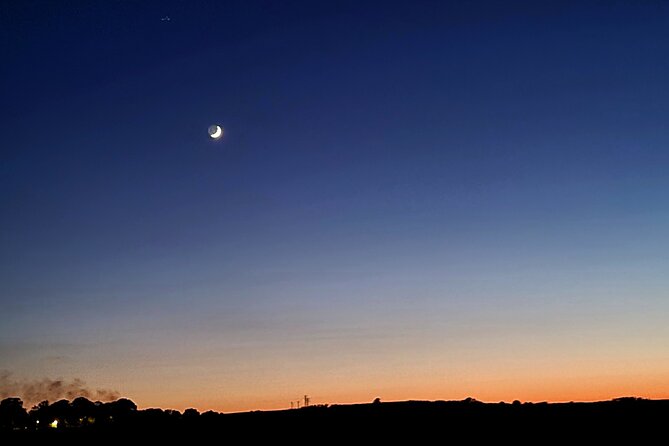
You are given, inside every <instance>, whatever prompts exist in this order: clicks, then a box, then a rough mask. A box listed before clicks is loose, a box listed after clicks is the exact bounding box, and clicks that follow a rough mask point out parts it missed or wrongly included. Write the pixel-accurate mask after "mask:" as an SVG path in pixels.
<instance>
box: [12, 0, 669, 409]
mask: <svg viewBox="0 0 669 446" xmlns="http://www.w3.org/2000/svg"><path fill="white" fill-rule="evenodd" d="M164 16H169V17H170V19H171V20H170V21H162V20H161V18H162V17H164ZM0 37H1V38H0V55H1V60H2V64H1V67H0V130H1V131H0V151H1V157H0V243H1V245H0V308H1V311H0V370H5V371H9V372H11V373H12V376H13V377H14V378H16V379H27V380H29V379H37V378H43V377H50V378H57V377H62V378H65V379H73V378H81V379H83V380H85V381H86V382H87V383H89V384H90V385H91V386H100V387H105V388H111V389H115V390H118V391H119V392H120V393H121V394H123V395H124V396H127V397H129V398H131V399H133V400H134V401H135V402H137V404H138V405H139V406H140V407H147V406H160V407H171V408H177V409H183V408H186V407H197V408H199V409H201V410H206V409H215V410H222V411H232V410H247V409H268V408H281V407H287V406H289V402H290V401H291V400H295V399H297V398H299V397H300V396H301V395H304V394H309V395H311V396H312V401H313V402H314V403H336V402H340V403H344V402H354V401H371V400H372V399H373V398H375V397H377V396H378V397H381V398H382V399H384V400H392V399H410V398H414V399H419V398H420V399H460V398H464V397H467V396H472V397H475V398H477V399H480V400H485V401H499V400H507V401H510V400H513V399H516V398H517V399H521V400H534V401H541V400H552V401H563V400H591V399H604V398H611V397H618V396H622V395H636V396H644V397H653V398H667V397H669V323H667V322H668V321H669V200H668V199H667V194H668V191H669V150H668V149H669V4H668V3H667V2H666V1H659V0H658V1H652V0H647V1H632V0H629V1H591V2H590V1H574V2H569V1H555V2H553V1H541V2H537V1H527V2H520V1H436V2H405V3H396V2H382V3H373V2H360V1H352V2H345V1H336V2H325V1H313V2H293V1H288V2H251V1H239V2H219V1H213V0H212V1H159V2H158V1H156V2H150V1H102V0H100V1H83V0H81V1H68V2H51V1H43V2H35V1H29V0H22V1H16V2H2V3H0ZM212 123H221V124H222V125H224V126H225V128H226V136H225V138H224V140H223V141H218V142H215V141H212V140H210V139H209V138H208V136H207V127H208V126H209V125H211V124H212Z"/></svg>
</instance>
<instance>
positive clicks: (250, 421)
mask: <svg viewBox="0 0 669 446" xmlns="http://www.w3.org/2000/svg"><path fill="white" fill-rule="evenodd" d="M668 421H669V400H646V399H640V398H632V397H629V398H618V399H615V400H611V401H602V402H591V403H521V402H519V401H514V402H513V403H482V402H479V401H476V400H475V399H472V398H467V399H466V400H463V401H404V402H387V403H384V402H381V401H380V400H375V401H374V402H373V403H370V404H350V405H318V406H310V407H305V408H301V409H291V410H277V411H253V412H243V413H231V414H222V413H217V412H213V411H208V412H204V413H199V412H198V411H197V410H195V409H187V410H185V411H184V412H183V413H181V412H179V411H176V410H163V409H143V410H138V409H137V406H136V405H135V403H133V402H132V401H130V400H128V399H124V398H122V399H119V400H117V401H113V402H109V403H101V402H92V401H90V400H88V399H86V398H83V397H80V398H76V399H74V400H72V401H71V402H70V401H67V400H60V401H56V402H54V403H52V404H49V403H48V402H46V401H45V402H42V403H40V404H38V405H37V406H35V407H34V408H32V409H31V410H26V409H25V408H24V407H23V405H22V402H21V400H20V399H18V398H7V399H5V400H3V401H2V402H0V428H1V430H2V435H3V436H7V435H11V436H15V437H16V438H17V439H19V438H22V437H25V438H30V437H44V438H55V437H59V438H60V437H68V438H82V439H91V440H92V439H96V438H97V439H103V438H106V437H107V436H109V435H114V434H119V435H122V436H130V437H132V436H153V437H165V438H169V437H171V436H175V435H177V436H181V435H186V436H195V435H206V436H211V435H214V436H217V435H221V434H225V435H226V436H235V438H246V439H247V440H248V441H252V440H254V439H257V440H260V439H265V438H268V439H269V438H276V439H281V438H296V437H293V436H297V437H299V436H300V435H306V434H307V433H308V434H309V435H319V436H320V437H321V438H333V439H334V438H336V439H339V440H345V439H352V438H366V439H374V438H376V439H392V438H394V436H397V435H401V436H407V435H408V436H410V437H415V438H419V437H423V436H426V437H425V438H428V437H427V436H434V435H439V436H444V435H447V436H449V437H450V436H455V435H457V436H458V438H461V436H462V435H466V436H467V437H468V438H471V439H472V440H475V439H494V438H500V439H502V438H505V439H514V438H515V439H521V438H524V439H526V440H532V439H534V440H536V441H548V440H550V439H555V438H560V439H563V440H568V439H569V438H573V439H575V438H581V439H584V438H586V437H587V438H590V439H593V440H596V439H599V440H602V439H615V438H619V437H620V435H633V436H634V438H636V439H637V440H639V439H640V438H642V437H643V436H645V435H653V434H654V433H655V432H664V431H665V426H666V425H667V422H668ZM240 436H241V437H240ZM537 436H539V437H537ZM214 438H217V437H214ZM231 438H232V437H231ZM444 438H445V437H444Z"/></svg>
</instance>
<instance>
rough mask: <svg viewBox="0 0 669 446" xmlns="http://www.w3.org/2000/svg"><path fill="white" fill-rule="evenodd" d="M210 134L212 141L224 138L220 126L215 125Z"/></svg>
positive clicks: (210, 129)
mask: <svg viewBox="0 0 669 446" xmlns="http://www.w3.org/2000/svg"><path fill="white" fill-rule="evenodd" d="M208 133H209V136H210V137H211V139H219V138H220V137H221V136H223V128H221V126H220V125H216V124H214V125H212V126H210V127H209V130H208Z"/></svg>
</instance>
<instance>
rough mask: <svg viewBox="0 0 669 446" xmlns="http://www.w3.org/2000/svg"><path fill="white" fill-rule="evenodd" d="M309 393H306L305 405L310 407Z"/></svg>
mask: <svg viewBox="0 0 669 446" xmlns="http://www.w3.org/2000/svg"><path fill="white" fill-rule="evenodd" d="M309 401H310V398H309V395H304V407H309Z"/></svg>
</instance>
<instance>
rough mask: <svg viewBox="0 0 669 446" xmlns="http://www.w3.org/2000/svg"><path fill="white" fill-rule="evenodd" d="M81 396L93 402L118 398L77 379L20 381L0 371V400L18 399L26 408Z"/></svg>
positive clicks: (109, 392) (111, 392)
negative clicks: (42, 402) (44, 402)
mask: <svg viewBox="0 0 669 446" xmlns="http://www.w3.org/2000/svg"><path fill="white" fill-rule="evenodd" d="M80 396H83V397H85V398H88V399H90V400H93V401H112V400H116V399H118V398H119V394H118V392H116V391H113V390H108V389H91V388H89V387H88V386H87V385H86V383H85V382H84V381H83V380H81V379H78V378H75V379H73V380H72V381H67V380H63V379H49V378H44V379H39V380H21V379H18V380H17V379H12V374H11V373H9V372H7V371H0V399H4V398H9V397H19V398H21V399H22V400H23V402H24V403H25V404H26V406H27V407H29V406H31V405H33V404H37V403H39V402H40V401H44V400H48V401H57V400H60V399H63V398H65V399H68V400H73V399H74V398H77V397H80Z"/></svg>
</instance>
